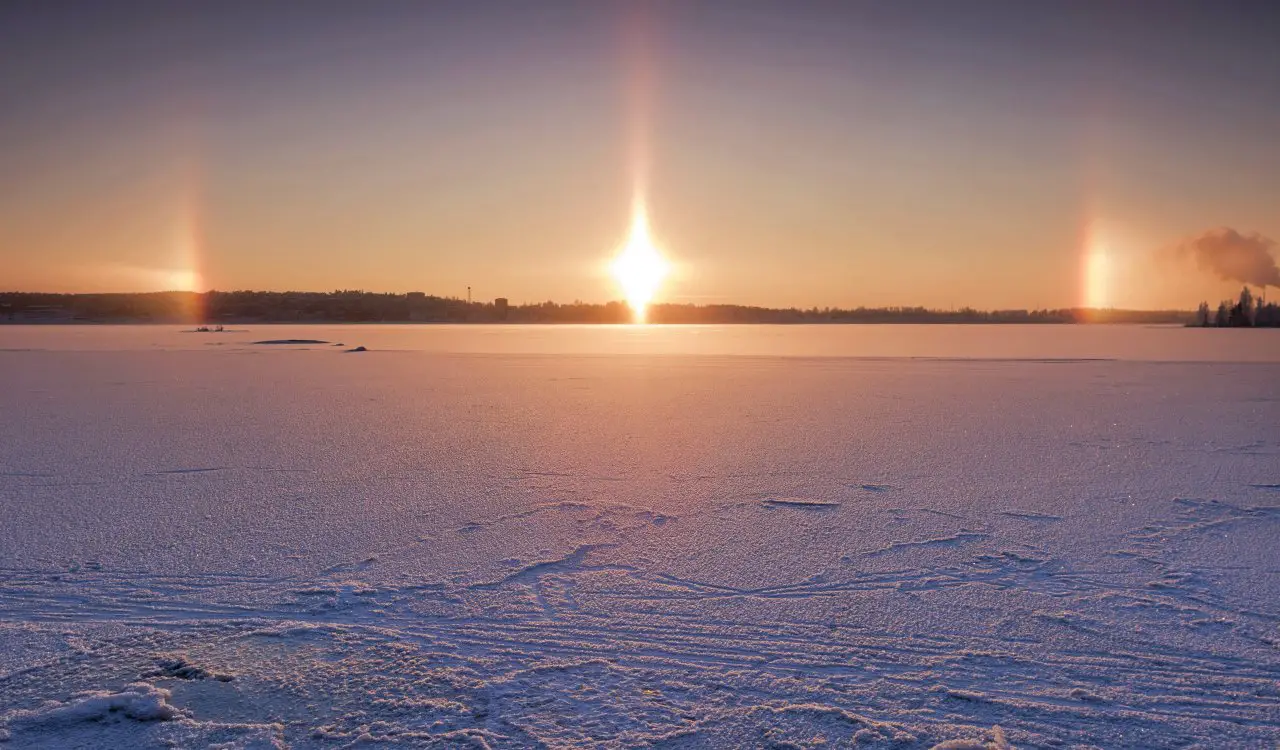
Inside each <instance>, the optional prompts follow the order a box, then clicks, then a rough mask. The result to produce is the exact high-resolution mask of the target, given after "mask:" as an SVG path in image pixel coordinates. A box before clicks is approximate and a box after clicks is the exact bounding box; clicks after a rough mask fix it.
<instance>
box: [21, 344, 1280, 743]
mask: <svg viewBox="0 0 1280 750" xmlns="http://www.w3.org/2000/svg"><path fill="white" fill-rule="evenodd" d="M851 328H854V327H840V328H834V327H831V328H825V329H818V330H817V331H815V330H814V329H811V328H805V329H795V330H796V333H794V334H786V333H785V332H784V333H783V334H782V335H783V336H784V338H783V339H778V338H777V336H779V333H778V329H775V328H761V329H756V328H752V327H742V328H736V329H733V331H732V332H730V333H726V332H724V331H723V330H721V329H717V328H698V329H675V330H671V331H668V332H663V331H661V330H637V329H628V328H615V329H568V332H564V331H562V330H560V329H557V330H556V331H554V332H548V331H547V330H546V329H541V328H534V327H529V328H527V329H525V330H527V331H528V332H529V333H528V335H529V336H530V337H531V339H533V340H534V343H533V344H528V342H524V345H527V347H528V348H530V349H534V350H535V351H523V350H522V344H521V342H520V340H519V339H518V338H515V337H516V336H517V333H513V332H512V331H511V330H510V329H499V330H498V331H497V332H495V331H494V330H492V329H474V330H475V331H476V333H475V334H474V335H476V336H479V337H481V338H482V339H483V338H484V337H490V338H488V339H484V341H483V342H482V343H478V344H477V343H475V342H474V341H470V342H468V343H467V344H465V345H463V346H454V345H453V344H451V343H450V342H456V341H459V340H460V339H459V337H461V336H463V333H461V332H459V331H458V330H457V329H434V330H431V331H424V329H421V328H413V327H405V328H404V329H401V331H400V332H397V331H396V330H392V327H371V328H365V327H354V326H353V327H347V328H334V327H330V328H325V329H323V330H321V329H315V330H312V329H307V328H305V327H279V328H276V327H266V326H263V327H258V328H256V329H255V330H252V331H247V332H245V333H244V334H242V335H235V336H226V335H224V336H222V337H218V338H217V341H219V342H226V343H225V345H218V346H211V345H207V344H205V343H203V341H205V339H202V338H201V337H199V336H195V335H191V334H187V335H185V336H181V335H179V334H178V333H177V332H176V331H169V330H167V329H160V328H152V329H146V328H118V329H113V328H100V329H81V328H53V327H50V328H35V327H24V328H3V327H0V350H3V351H0V383H2V386H0V749H2V750H8V749H9V748H36V747H40V748H45V747H47V748H72V747H83V748H116V747H141V748H147V747H183V748H187V747H225V748H280V747H291V748H330V747H346V746H352V745H360V744H364V743H376V744H379V745H384V746H388V747H397V746H399V747H423V746H427V747H430V746H442V747H452V746H463V747H465V746H472V747H485V746H489V747H526V746H547V747H581V746H600V747H663V748H700V747H770V746H772V747H818V746H823V745H828V746H842V745H843V746H849V745H852V746H854V747H868V748H932V747H942V748H967V747H985V748H1004V747H1016V748H1038V747H1103V748H1127V747H1133V748H1187V747H1205V748H1219V747H1260V748H1261V747H1265V748H1274V747H1275V746H1276V742H1277V739H1280V604H1278V602H1280V547H1277V544H1276V540H1277V539H1280V386H1278V385H1277V384H1278V383H1280V363H1277V362H1276V360H1277V359H1280V346H1277V344H1278V343H1280V340H1277V338H1276V337H1275V336H1272V335H1270V332H1249V333H1252V334H1257V335H1255V336H1253V337H1252V338H1240V337H1233V338H1230V339H1212V338H1206V337H1204V336H1202V335H1201V334H1202V333H1203V332H1199V331H1182V330H1180V329H1172V330H1170V329H1142V328H1127V327H1115V328H1110V327H1108V328H1102V327H1083V326H1076V327H1070V329H1071V330H1069V331H1066V332H1063V331H1064V329H1052V330H1050V329H1045V332H1044V333H1040V334H1038V338H1037V339H1036V340H1035V345H1034V346H1033V347H1031V348H1029V349H1028V351H1027V355H1026V356H1025V357H1021V358H1019V357H1018V356H1016V355H1017V352H1016V351H1012V350H1011V345H1010V344H1009V343H1008V341H1007V340H1005V339H1002V338H1000V337H1002V336H1006V335H1012V336H1014V337H1015V338H1018V337H1021V336H1023V335H1024V331H1025V330H1026V328H1022V327H1019V328H1016V329H1008V328H996V329H991V328H985V327H975V328H974V329H973V331H968V330H966V331H965V332H964V333H963V334H962V335H963V336H965V337H969V338H967V339H966V341H968V342H969V343H968V344H966V345H967V346H969V351H968V356H966V355H965V351H964V350H963V347H960V350H956V346H957V345H956V344H955V343H954V342H952V343H948V344H946V346H945V347H943V345H942V344H940V343H939V342H940V341H941V339H936V338H930V337H932V336H933V333H932V332H931V331H930V332H927V333H925V334H919V335H923V336H925V338H924V339H920V340H917V341H916V342H915V343H911V342H907V343H905V344H895V346H899V347H900V348H902V350H903V351H905V352H906V353H905V354H902V355H901V356H895V355H892V354H886V353H885V352H884V351H880V350H877V349H876V347H877V346H880V347H882V348H883V347H885V346H887V345H886V344H884V340H881V339H876V338H875V337H877V336H881V335H882V333H880V332H882V331H885V330H887V329H888V328H892V330H893V331H894V332H895V333H894V335H895V336H897V337H899V338H903V337H905V338H907V339H910V338H911V337H912V336H915V335H917V334H916V333H913V331H920V330H921V329H918V328H911V327H885V328H875V329H865V330H874V331H875V332H874V333H867V334H860V333H849V332H848V331H849V330H850V329H851ZM573 330H577V331H579V332H580V333H581V335H582V336H584V337H587V339H588V340H587V341H586V343H583V342H582V341H581V340H576V339H573V338H572V335H571V332H572V331H573ZM821 330H829V331H832V333H830V334H824V333H821ZM1010 330H1012V331H1014V333H1011V334H1008V333H1006V331H1010ZM611 331H612V334H611V333H610V332H611ZM752 331H757V335H758V336H760V337H761V339H760V340H761V341H766V342H768V341H783V340H785V341H790V342H791V343H788V344H785V345H780V346H779V351H780V353H781V354H784V355H795V354H797V349H795V348H794V347H796V346H799V345H797V344H795V342H794V341H792V340H791V339H786V338H785V336H787V335H791V336H793V337H794V338H795V339H798V340H803V342H804V343H803V346H801V347H800V353H801V354H803V355H805V356H763V355H762V352H761V350H762V349H767V348H768V346H766V345H765V344H761V343H759V341H756V342H755V343H750V344H748V345H744V346H742V347H740V348H739V350H740V351H741V352H743V353H745V354H748V355H750V356H739V355H735V354H734V353H733V352H734V350H735V349H734V347H735V345H736V342H739V343H740V342H741V341H744V340H745V341H749V340H750V336H751V332H752ZM974 331H977V333H975V332H974ZM983 331H985V332H986V334H985V335H987V336H988V337H994V338H992V339H991V340H992V341H993V342H1003V343H994V344H992V345H991V346H989V347H978V346H975V345H973V341H975V340H979V339H980V337H979V333H981V332H983ZM1089 331H1096V332H1097V333H1096V334H1089V333H1088V332H1089ZM1232 333H1234V332H1232ZM610 335H613V336H614V337H615V339H609V336H610ZM824 335H828V336H830V337H832V338H831V341H830V342H829V343H830V346H829V347H827V350H826V354H825V355H822V356H817V355H816V352H814V351H810V350H809V349H820V348H821V347H819V346H817V344H815V343H814V342H818V341H821V337H822V336H824ZM1089 335H1096V336H1097V337H1099V338H1098V340H1096V341H1093V342H1090V341H1089V340H1087V337H1088V336H1089ZM42 336H43V338H42ZM637 336H640V337H644V338H643V339H640V340H642V341H643V345H640V346H638V345H637V344H636V343H635V342H636V341H637V340H638V339H637V338H636V337H637ZM858 336H867V337H871V338H867V339H858V338H857V337H858ZM664 337H666V338H664ZM698 337H702V338H701V339H699V338H698ZM974 337H979V339H975V338H974ZM1054 337H1059V338H1057V339H1055V338H1054ZM1062 337H1065V338H1062ZM287 338H318V339H323V340H334V341H344V342H349V343H350V344H352V345H353V346H354V345H367V346H368V348H369V350H370V351H369V352H368V354H367V355H365V356H362V357H345V356H340V355H341V354H342V353H343V352H342V351H341V350H340V349H331V348H328V347H319V348H309V347H297V348H295V347H279V346H275V347H255V346H253V344H252V342H253V341H262V340H277V339H287ZM442 339H443V342H442ZM695 340H697V341H705V342H710V343H707V345H706V347H705V348H706V350H707V351H709V352H712V353H703V354H699V353H697V351H700V350H699V349H698V346H701V344H698V345H695V344H692V343H691V342H692V341H695ZM1120 340H1124V341H1128V342H1130V348H1129V350H1131V351H1133V352H1135V354H1134V356H1132V357H1125V356H1120V354H1121V352H1119V351H1118V349H1119V347H1118V345H1117V344H1116V343H1115V342H1116V341H1120ZM193 341H195V342H196V343H193ZM564 341H571V342H574V343H572V344H571V345H568V346H564V347H562V348H563V350H564V351H566V352H570V353H561V354H557V353H556V352H555V351H554V350H555V348H556V347H555V344H556V343H557V342H561V343H563V342H564ZM664 341H668V342H673V343H670V346H669V352H667V353H664V351H663V342H664ZM1054 341H1058V343H1060V344H1062V347H1061V348H1062V350H1063V352H1064V354H1063V355H1062V358H1059V359H1055V358H1053V357H1052V356H1050V352H1048V351H1047V349H1050V348H1051V345H1052V344H1053V342H1054ZM1224 341H1226V342H1228V343H1225V344H1224V343H1223V342H1224ZM495 342H496V343H495ZM851 342H853V343H851ZM859 342H861V343H859ZM868 342H870V343H868ZM876 342H879V343H876ZM922 342H923V343H922ZM1046 342H1048V343H1046ZM1063 342H1068V343H1063ZM1071 342H1074V343H1071ZM854 344H858V345H856V346H855V345H854ZM862 344H866V346H861V345H862ZM788 347H792V348H788ZM860 347H861V348H860ZM450 348H453V349H456V350H458V351H449V349H450ZM691 348H692V349H694V351H690V349H691ZM1113 350H1115V351H1113ZM859 351H868V352H869V354H868V356H867V357H861V358H860V357H858V356H852V355H854V354H857V353H858V352H859ZM983 356H986V357H988V358H986V359H983V358H981V357H983Z"/></svg>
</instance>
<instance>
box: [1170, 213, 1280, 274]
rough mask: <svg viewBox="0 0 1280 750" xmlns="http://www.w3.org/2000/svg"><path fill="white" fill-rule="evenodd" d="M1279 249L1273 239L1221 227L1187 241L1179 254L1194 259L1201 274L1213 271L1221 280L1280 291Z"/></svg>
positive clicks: (1181, 245) (1179, 250) (1180, 248)
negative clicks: (1277, 261)
mask: <svg viewBox="0 0 1280 750" xmlns="http://www.w3.org/2000/svg"><path fill="white" fill-rule="evenodd" d="M1276 247H1277V244H1276V241H1275V240H1273V239H1271V238H1269V237H1264V236H1262V235H1260V234H1257V233H1251V234H1242V233H1240V232H1237V231H1236V230H1234V229H1231V228H1229V227H1220V228H1218V229H1210V230H1209V231H1207V232H1204V233H1203V234H1200V235H1197V236H1195V237H1191V238H1188V239H1186V240H1183V241H1182V243H1181V244H1179V245H1178V252H1179V253H1180V254H1182V255H1192V256H1194V257H1195V259H1196V264H1197V265H1198V266H1200V270H1202V271H1210V272H1212V273H1214V274H1216V275H1217V276H1218V278H1220V279H1224V280H1226V281H1239V282H1243V283H1245V284H1249V285H1251V286H1260V287H1267V286H1274V287H1280V268H1277V266H1276V259H1275V256H1274V255H1273V254H1272V251H1273V250H1274V249H1275V248H1276Z"/></svg>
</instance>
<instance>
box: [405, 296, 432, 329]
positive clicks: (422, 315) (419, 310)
mask: <svg viewBox="0 0 1280 750" xmlns="http://www.w3.org/2000/svg"><path fill="white" fill-rule="evenodd" d="M405 297H407V298H408V300H409V320H410V321H412V322H414V323H422V322H425V321H426V319H427V295H426V293H425V292H409V293H408V294H406V295H405Z"/></svg>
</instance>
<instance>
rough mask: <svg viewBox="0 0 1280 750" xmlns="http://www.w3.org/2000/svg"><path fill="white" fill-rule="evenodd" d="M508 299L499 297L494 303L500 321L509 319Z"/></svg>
mask: <svg viewBox="0 0 1280 750" xmlns="http://www.w3.org/2000/svg"><path fill="white" fill-rule="evenodd" d="M507 306H508V303H507V298H506V297H499V298H497V299H495V300H494V301H493V310H494V312H495V313H497V315H498V320H506V319H507Z"/></svg>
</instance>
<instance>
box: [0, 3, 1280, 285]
mask: <svg viewBox="0 0 1280 750" xmlns="http://www.w3.org/2000/svg"><path fill="white" fill-rule="evenodd" d="M1278 38H1280V10H1277V9H1276V8H1275V7H1273V5H1272V4H1269V3H1265V2H1248V3H1247V2H1200V3H1192V2H1181V1H1179V0H1162V1H1161V2H1114V1H1112V2H1100V1H1092V0H1075V1H1073V2H1067V1H1066V0H1064V1H1062V2H1014V1H1009V2H954V1H947V0H938V1H935V2H926V1H923V0H922V1H920V2H901V3H899V2H854V1H853V0H847V1H844V2H839V1H832V2H821V1H818V0H810V1H807V2H806V1H803V0H798V1H797V2H782V1H778V2H764V1H763V0H701V1H700V0H683V1H680V2H677V1H676V0H670V1H667V2H661V1H656V0H655V1H652V2H644V1H641V0H636V1H632V2H623V1H621V0H619V1H617V2H610V1H608V0H594V1H593V0H581V1H577V2H574V1H566V2H553V1H551V0H544V1H543V2H526V1H518V0H508V1H496V0H465V1H462V0H459V1H457V2H453V1H449V0H439V1H436V2H427V1H425V0H423V1H419V2H399V1H392V0H370V1H369V2H362V3H350V2H320V1H318V0H317V1H313V2H301V3H259V2H231V1H227V2H204V3H197V2H182V1H180V0H170V1H168V2H125V1H124V0H120V1H119V2H112V3H99V2H93V3H91V2H61V3H45V2H36V1H30V2H24V1H15V2H9V3H5V4H4V5H3V6H0V175H3V179H2V180H0V287H3V288H14V289H42V290H51V291H59V290H67V291H90V290H148V289H160V288H177V287H181V288H199V289H206V288H220V289H228V288H261V289H332V288H365V289H371V290H386V291H406V290H411V289H416V290H422V291H427V292H432V293H439V294H456V295H461V294H465V288H466V286H468V285H470V286H472V287H473V288H474V289H475V290H476V294H477V295H478V296H480V297H494V296H507V297H510V298H512V299H513V300H517V301H532V300H543V299H555V300H560V301H569V300H573V299H584V300H605V299H615V298H620V297H621V296H622V295H621V293H620V292H619V290H618V289H617V287H616V285H615V283H614V281H613V280H612V279H611V278H609V276H608V274H607V270H606V269H607V263H608V260H609V258H610V257H611V255H612V254H613V253H614V252H615V251H616V250H617V248H618V247H619V245H620V244H621V243H622V242H623V240H624V239H625V235H626V231H627V227H628V225H629V223H630V214H631V211H632V207H633V205H634V204H635V203H636V201H637V192H640V193H643V195H641V196H639V198H640V199H642V200H643V202H644V203H645V205H646V206H647V208H648V213H649V219H650V225H651V228H652V232H653V235H654V237H655V239H656V240H657V241H658V244H659V246H660V249H661V251H662V252H663V253H664V255H665V256H666V257H667V258H668V259H669V260H670V261H671V263H672V264H673V267H674V273H673V275H672V276H671V277H669V278H668V279H667V280H666V282H665V284H664V285H663V287H662V289H661V290H660V292H659V298H660V299H668V300H676V301H681V300H687V301H703V302H710V301H717V302H719V301H735V302H743V303H755V304H768V305H802V306H809V305H819V306H821V305H841V306H857V305H893V304H924V305H929V306H940V307H945V306H951V305H957V306H958V305H966V304H967V305H975V306H981V307H1022V306H1067V305H1077V304H1100V305H1117V306H1129V307H1161V306H1180V307H1190V306H1193V305H1194V304H1195V303H1196V302H1198V301H1199V300H1200V299H1201V298H1204V297H1208V298H1213V299H1216V298H1217V297H1218V296H1220V295H1222V294H1226V293H1228V292H1230V291H1231V290H1232V289H1233V288H1238V286H1239V284H1238V283H1234V282H1232V281H1229V280H1222V279H1219V278H1217V277H1215V276H1214V275H1213V274H1211V273H1207V272H1205V271H1204V270H1202V269H1201V268H1199V267H1197V266H1196V265H1195V264H1193V263H1190V262H1189V261H1188V259H1187V258H1185V257H1181V256H1178V255H1177V254H1176V253H1167V252H1161V251H1162V250H1164V249H1167V248H1169V247H1171V246H1173V245H1175V244H1176V243H1178V242H1179V241H1180V240H1181V239H1182V238H1184V237H1187V236H1189V235H1195V234H1199V233H1201V232H1203V231H1205V230H1207V229H1211V228H1214V227H1219V226H1229V227H1233V228H1235V229H1238V230H1240V231H1241V232H1246V233H1247V232H1258V233H1261V234H1262V235H1267V236H1271V237H1278V236H1280V214H1278V212H1277V208H1280V145H1278V144H1280V44H1278V43H1277V41H1276V40H1277V39H1278Z"/></svg>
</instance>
